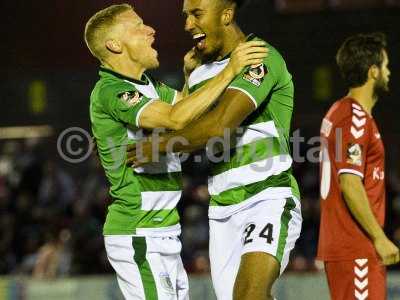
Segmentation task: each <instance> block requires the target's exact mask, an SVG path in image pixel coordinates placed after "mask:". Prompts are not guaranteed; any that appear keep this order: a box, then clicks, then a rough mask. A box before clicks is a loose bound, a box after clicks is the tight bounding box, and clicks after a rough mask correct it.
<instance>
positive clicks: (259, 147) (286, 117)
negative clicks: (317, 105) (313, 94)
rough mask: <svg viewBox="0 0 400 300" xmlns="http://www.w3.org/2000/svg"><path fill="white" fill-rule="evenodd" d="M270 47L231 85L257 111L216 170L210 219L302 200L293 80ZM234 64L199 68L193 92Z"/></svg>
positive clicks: (191, 81) (211, 185)
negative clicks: (293, 141) (296, 170)
mask: <svg viewBox="0 0 400 300" xmlns="http://www.w3.org/2000/svg"><path fill="white" fill-rule="evenodd" d="M250 39H254V37H253V36H251V38H250ZM267 47H268V48H269V50H270V51H269V53H268V57H266V58H265V59H264V63H263V64H261V65H258V66H252V67H249V68H245V69H244V70H243V72H242V73H241V74H239V75H238V76H236V78H235V79H234V80H233V81H232V82H231V83H230V85H229V86H228V89H235V90H239V91H241V92H243V93H244V94H246V95H247V96H248V97H249V100H250V101H252V102H254V105H255V106H256V107H257V109H256V110H255V111H254V112H253V113H252V114H251V115H250V116H249V117H248V118H247V119H246V120H245V121H244V122H243V123H242V124H241V127H240V128H239V129H238V131H237V135H236V136H237V139H236V144H235V148H234V149H232V150H231V151H230V157H229V158H228V159H224V161H222V162H218V163H214V164H213V166H212V174H211V176H210V178H209V181H208V190H209V193H210V195H211V200H210V208H209V217H210V218H213V219H219V218H225V217H227V216H230V215H232V214H234V213H236V212H237V211H240V210H242V209H244V208H247V207H249V206H251V205H252V204H254V203H256V202H259V201H264V200H270V199H278V198H279V199H282V198H288V197H291V196H295V197H297V198H300V195H299V189H298V186H297V182H296V180H295V178H294V177H293V176H292V171H291V166H292V158H291V155H290V145H289V132H290V124H291V118H292V113H293V95H294V86H293V81H292V76H291V74H290V73H289V72H288V70H287V68H286V64H285V61H284V59H283V58H282V56H281V55H280V54H279V52H278V51H277V50H276V49H275V48H273V47H272V46H270V45H267ZM228 62H229V57H228V58H225V59H222V60H221V61H215V62H212V63H208V64H205V65H202V66H200V67H198V68H197V69H196V70H194V71H193V72H192V74H191V75H190V78H189V82H188V83H189V92H193V91H195V90H197V89H198V88H199V87H201V86H203V85H204V84H205V83H206V82H207V81H208V80H210V79H211V78H213V77H214V76H216V75H217V74H218V73H219V72H221V71H222V70H223V69H224V68H225V67H226V65H227V64H228Z"/></svg>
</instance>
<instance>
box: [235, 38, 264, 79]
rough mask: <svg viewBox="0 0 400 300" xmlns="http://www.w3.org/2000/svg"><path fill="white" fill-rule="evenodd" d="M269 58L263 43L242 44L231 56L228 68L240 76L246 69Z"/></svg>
mask: <svg viewBox="0 0 400 300" xmlns="http://www.w3.org/2000/svg"><path fill="white" fill-rule="evenodd" d="M267 56H268V48H267V47H266V43H265V42H263V41H250V42H245V43H240V44H239V45H238V46H237V47H236V48H235V50H233V52H232V54H231V59H230V61H229V64H228V66H227V68H230V69H231V71H232V72H233V76H236V75H238V74H239V73H240V72H241V71H242V70H243V68H244V67H246V66H252V65H259V64H261V63H262V62H263V60H264V58H266V57H267Z"/></svg>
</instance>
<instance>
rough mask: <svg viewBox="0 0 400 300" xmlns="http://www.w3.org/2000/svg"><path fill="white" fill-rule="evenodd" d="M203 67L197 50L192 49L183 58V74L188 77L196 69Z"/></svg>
mask: <svg viewBox="0 0 400 300" xmlns="http://www.w3.org/2000/svg"><path fill="white" fill-rule="evenodd" d="M200 65H201V61H200V57H199V56H198V55H197V52H196V48H195V47H193V48H192V49H190V50H189V51H188V52H187V53H186V55H185V57H184V58H183V73H184V74H185V77H188V76H189V75H190V74H191V73H192V72H193V70H194V69H196V68H197V67H198V66H200Z"/></svg>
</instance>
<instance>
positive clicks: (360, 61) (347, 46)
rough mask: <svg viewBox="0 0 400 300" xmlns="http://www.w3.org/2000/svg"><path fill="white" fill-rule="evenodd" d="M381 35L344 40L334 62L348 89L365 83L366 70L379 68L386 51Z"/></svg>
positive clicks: (356, 36)
mask: <svg viewBox="0 0 400 300" xmlns="http://www.w3.org/2000/svg"><path fill="white" fill-rule="evenodd" d="M386 45H387V43H386V36H385V34H383V33H370V34H357V35H354V36H351V37H349V38H347V39H346V40H345V42H344V43H343V44H342V46H341V47H340V48H339V51H338V52H337V54H336V62H337V65H338V67H339V69H340V72H341V74H342V76H343V79H344V80H345V82H346V84H347V85H348V87H350V88H354V87H359V86H362V85H363V84H364V83H366V82H367V79H368V70H369V69H370V68H371V67H372V66H374V65H375V66H377V67H381V66H382V63H383V59H384V57H383V51H384V50H385V49H386Z"/></svg>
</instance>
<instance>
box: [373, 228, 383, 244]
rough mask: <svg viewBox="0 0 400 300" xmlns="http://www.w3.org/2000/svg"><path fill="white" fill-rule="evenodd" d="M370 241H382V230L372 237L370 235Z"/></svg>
mask: <svg viewBox="0 0 400 300" xmlns="http://www.w3.org/2000/svg"><path fill="white" fill-rule="evenodd" d="M371 239H372V241H373V242H376V241H379V240H382V239H386V235H385V233H384V232H383V230H380V231H379V232H377V233H374V234H373V235H371Z"/></svg>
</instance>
